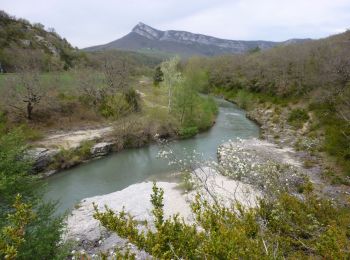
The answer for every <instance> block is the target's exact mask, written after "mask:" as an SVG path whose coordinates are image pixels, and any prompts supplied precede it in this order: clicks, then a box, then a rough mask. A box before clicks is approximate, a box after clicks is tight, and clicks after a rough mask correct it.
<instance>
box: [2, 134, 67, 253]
mask: <svg viewBox="0 0 350 260" xmlns="http://www.w3.org/2000/svg"><path fill="white" fill-rule="evenodd" d="M24 140H25V136H24V134H23V132H22V131H21V130H20V129H18V130H16V131H12V132H10V133H8V134H3V135H2V136H1V137H0V198H1V199H0V228H1V229H5V230H13V232H11V233H12V234H15V233H16V232H14V230H19V231H18V232H17V233H16V235H17V236H19V237H20V243H19V244H18V243H17V244H16V243H15V244H16V245H15V244H14V243H12V242H10V240H8V238H6V243H9V245H13V246H14V249H15V250H11V252H12V253H15V254H16V259H30V258H31V257H33V256H34V255H35V257H36V258H38V259H54V258H55V257H56V256H57V255H59V254H61V253H62V251H61V246H60V245H59V241H60V240H61V235H62V227H63V219H62V217H55V216H53V214H54V210H55V204H52V203H46V202H43V200H42V191H43V187H42V185H43V183H42V181H40V179H39V177H38V176H35V175H32V174H30V172H31V167H32V166H31V162H30V160H29V156H28V153H27V150H26V147H25V146H24ZM17 194H20V196H21V200H20V201H18V199H17V200H15V198H16V196H17ZM17 198H18V197H17ZM13 204H14V205H15V209H13V207H12V205H13ZM29 205H30V206H29ZM28 214H30V215H32V214H33V215H34V216H35V218H30V221H29V219H28V218H27V217H28V216H29V215H28ZM9 216H11V217H10V218H9ZM12 240H13V239H12ZM17 241H19V240H17ZM34 252H35V253H34ZM5 253H6V252H5Z"/></svg>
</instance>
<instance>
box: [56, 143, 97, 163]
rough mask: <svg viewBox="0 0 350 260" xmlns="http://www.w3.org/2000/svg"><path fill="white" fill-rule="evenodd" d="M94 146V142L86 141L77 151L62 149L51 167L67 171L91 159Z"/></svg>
mask: <svg viewBox="0 0 350 260" xmlns="http://www.w3.org/2000/svg"><path fill="white" fill-rule="evenodd" d="M93 144H94V143H93V141H84V142H82V143H81V144H80V146H79V147H78V148H76V149H64V148H63V149H60V152H59V153H58V154H57V155H56V156H55V158H54V162H53V163H52V165H51V167H52V168H54V169H66V168H70V167H72V166H74V165H77V164H79V163H81V162H82V161H84V160H87V159H89V158H90V155H91V148H92V146H93Z"/></svg>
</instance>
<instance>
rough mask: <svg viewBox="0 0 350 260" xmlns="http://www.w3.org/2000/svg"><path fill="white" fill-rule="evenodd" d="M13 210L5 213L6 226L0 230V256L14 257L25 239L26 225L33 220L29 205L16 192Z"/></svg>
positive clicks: (5, 257)
mask: <svg viewBox="0 0 350 260" xmlns="http://www.w3.org/2000/svg"><path fill="white" fill-rule="evenodd" d="M13 208H14V212H13V213H9V214H8V215H7V221H8V224H7V226H4V227H2V229H1V231H0V257H4V259H16V258H17V256H18V251H19V248H20V247H21V245H22V244H23V243H24V242H25V241H26V240H25V238H24V237H25V229H26V226H27V225H28V224H29V223H30V222H31V221H33V219H34V217H35V215H34V213H33V211H32V208H31V205H29V204H26V203H23V202H22V197H21V196H20V195H19V194H18V195H17V196H16V199H15V202H14V204H13Z"/></svg>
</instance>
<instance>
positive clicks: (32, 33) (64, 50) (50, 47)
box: [0, 10, 80, 72]
mask: <svg viewBox="0 0 350 260" xmlns="http://www.w3.org/2000/svg"><path fill="white" fill-rule="evenodd" d="M79 56H80V53H79V50H78V49H75V48H73V47H72V46H71V45H70V44H69V42H68V41H67V40H66V39H64V38H62V37H61V36H59V35H58V34H57V33H56V32H55V30H54V29H52V28H49V29H48V30H46V29H45V27H44V25H42V24H40V23H34V24H31V23H30V22H29V21H27V20H25V19H21V18H16V17H14V16H10V15H9V14H7V13H6V12H4V11H1V10H0V72H1V71H7V72H13V71H16V70H17V69H18V68H21V67H23V66H25V65H27V66H34V64H32V63H33V62H32V61H33V59H35V63H36V64H35V65H36V66H38V67H39V69H42V70H60V69H68V68H70V67H72V66H73V65H74V63H75V62H76V60H77V59H78V58H79Z"/></svg>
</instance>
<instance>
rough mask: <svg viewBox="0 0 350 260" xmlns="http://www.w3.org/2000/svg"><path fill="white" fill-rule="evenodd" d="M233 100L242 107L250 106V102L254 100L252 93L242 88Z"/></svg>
mask: <svg viewBox="0 0 350 260" xmlns="http://www.w3.org/2000/svg"><path fill="white" fill-rule="evenodd" d="M234 100H235V102H236V103H237V104H238V106H239V107H241V108H243V109H248V108H250V107H252V102H253V101H254V100H253V96H252V94H250V93H249V92H247V91H244V90H239V91H238V92H237V94H236V97H235V99H234Z"/></svg>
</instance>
